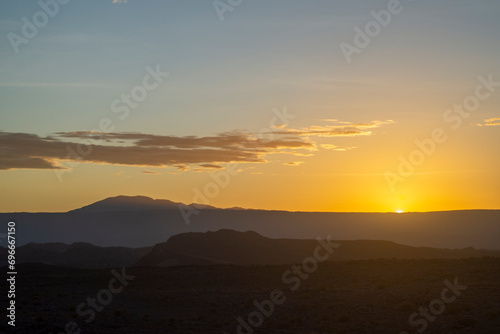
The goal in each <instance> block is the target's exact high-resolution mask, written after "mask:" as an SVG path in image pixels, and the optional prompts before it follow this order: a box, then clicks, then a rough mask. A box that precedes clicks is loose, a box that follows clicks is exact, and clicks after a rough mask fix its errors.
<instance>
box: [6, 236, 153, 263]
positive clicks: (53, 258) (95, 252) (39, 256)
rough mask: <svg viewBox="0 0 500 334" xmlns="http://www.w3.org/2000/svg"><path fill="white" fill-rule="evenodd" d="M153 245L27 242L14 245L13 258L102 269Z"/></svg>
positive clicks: (131, 258)
mask: <svg viewBox="0 0 500 334" xmlns="http://www.w3.org/2000/svg"><path fill="white" fill-rule="evenodd" d="M151 249H152V247H144V248H127V247H97V246H94V245H91V244H88V243H84V242H79V243H74V244H71V245H66V244H63V243H60V242H59V243H46V244H37V243H29V244H27V245H24V246H20V247H17V249H16V262H17V263H26V262H36V263H43V264H51V265H56V266H63V267H72V268H86V269H103V268H112V267H123V266H131V265H133V264H134V263H136V262H137V261H138V260H139V259H140V258H141V257H143V256H144V255H146V254H148V253H149V252H150V251H151ZM0 256H1V257H0V265H2V266H5V265H7V249H6V248H4V247H0Z"/></svg>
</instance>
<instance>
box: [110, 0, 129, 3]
mask: <svg viewBox="0 0 500 334" xmlns="http://www.w3.org/2000/svg"><path fill="white" fill-rule="evenodd" d="M127 2H128V0H113V3H127Z"/></svg>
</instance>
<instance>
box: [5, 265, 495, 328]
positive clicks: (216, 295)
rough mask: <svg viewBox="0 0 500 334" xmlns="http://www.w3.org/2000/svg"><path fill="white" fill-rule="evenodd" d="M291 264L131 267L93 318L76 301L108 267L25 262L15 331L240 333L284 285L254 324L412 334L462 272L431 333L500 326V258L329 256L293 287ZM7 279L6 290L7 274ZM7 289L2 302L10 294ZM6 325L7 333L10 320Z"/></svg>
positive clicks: (104, 277)
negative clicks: (456, 292)
mask: <svg viewBox="0 0 500 334" xmlns="http://www.w3.org/2000/svg"><path fill="white" fill-rule="evenodd" d="M2 270H4V271H5V268H3V269H2ZM287 270H290V266H234V265H214V266H181V267H170V268H159V267H155V268H152V267H134V268H127V269H126V274H127V275H132V276H135V278H134V279H133V280H131V281H130V283H129V285H128V286H126V287H124V289H123V290H122V291H121V292H120V293H117V294H115V295H113V298H112V300H111V301H110V303H109V304H108V305H106V306H104V308H103V309H102V311H101V312H96V314H95V319H94V320H93V321H91V322H89V323H86V322H85V320H86V319H88V317H82V316H80V315H78V314H77V312H76V308H77V307H78V305H80V304H81V303H82V302H85V301H86V299H87V298H88V297H93V298H96V296H97V295H98V293H99V291H101V290H102V289H107V288H108V285H109V282H110V280H111V279H112V278H113V277H114V276H113V274H112V273H111V272H110V270H83V269H80V270H76V269H67V268H58V267H51V266H46V265H40V264H24V265H19V267H18V272H19V275H18V281H17V297H16V300H17V305H18V310H17V312H18V313H17V322H16V324H17V326H16V330H15V333H20V334H28V333H29V334H33V333H40V334H42V333H61V332H64V328H65V326H66V325H67V324H68V323H71V322H75V324H77V326H78V329H80V330H81V333H100V334H118V333H125V334H127V333H130V334H136V333H145V334H148V333H154V334H158V333H165V334H167V333H173V334H190V333H193V334H194V333H196V334H198V333H207V334H211V333H217V334H223V333H237V326H238V321H237V319H238V318H239V317H241V318H242V319H245V321H248V316H249V314H250V313H251V312H254V311H255V310H256V307H255V305H254V301H257V302H259V303H261V302H262V301H263V300H269V299H270V295H271V292H272V291H274V290H275V289H280V290H281V291H282V292H283V295H284V297H285V298H286V300H285V301H284V302H283V303H282V304H280V305H275V307H274V310H273V312H272V314H270V316H269V317H266V318H265V320H264V321H263V323H262V325H261V326H260V327H258V328H251V330H254V332H255V333H297V334H299V333H300V334H323V333H329V334H331V333H335V334H338V333H345V334H348V333H349V334H351V333H355V334H369V333H373V334H379V333H380V334H390V333H395V334H397V333H400V332H401V331H405V330H406V331H408V332H409V333H412V334H413V333H417V332H416V329H419V328H420V326H411V325H410V324H409V322H408V319H409V316H410V315H411V314H412V313H414V312H419V311H418V310H419V308H420V307H426V308H429V303H430V302H431V301H433V300H435V299H439V298H441V294H442V291H443V289H444V288H446V284H445V283H444V280H448V281H450V282H454V279H455V278H457V280H458V283H459V284H460V285H463V286H467V288H466V289H465V290H464V291H461V294H460V296H458V297H456V299H455V300H454V301H453V302H452V303H449V304H446V308H445V310H444V312H443V313H442V314H440V315H437V316H435V319H433V321H428V322H427V328H426V330H425V333H429V334H437V333H440V334H442V333H457V334H458V333H460V334H462V333H463V334H476V333H477V334H498V333H500V259H498V258H488V257H485V258H475V259H462V260H452V259H430V260H361V261H336V262H324V263H322V264H320V266H319V268H318V269H317V270H316V271H314V272H312V273H310V274H309V277H308V278H307V279H304V280H302V281H301V285H300V287H299V288H298V289H297V290H295V291H292V290H291V285H290V284H286V283H284V282H283V280H282V275H283V274H284V273H285V272H286V271H287ZM118 271H121V269H118ZM1 285H2V287H1V289H2V291H5V289H6V281H5V280H2V283H1ZM449 297H450V295H449V296H448V298H449ZM0 298H1V301H2V308H4V307H5V302H6V296H4V294H2V296H1V297H0ZM418 319H420V320H421V319H423V317H421V316H419V317H418ZM75 326H76V325H75ZM0 332H2V333H4V332H5V333H8V332H9V331H8V328H7V326H6V323H5V321H2V323H1V324H0ZM241 333H250V331H245V330H243V331H241Z"/></svg>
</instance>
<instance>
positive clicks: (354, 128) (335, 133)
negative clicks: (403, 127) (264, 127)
mask: <svg viewBox="0 0 500 334" xmlns="http://www.w3.org/2000/svg"><path fill="white" fill-rule="evenodd" d="M324 121H326V122H335V123H337V125H330V124H328V125H314V126H310V127H306V128H302V129H285V130H283V131H281V132H279V133H281V134H285V133H288V134H295V135H297V136H301V137H355V136H370V135H372V134H373V132H372V131H371V130H370V129H374V128H378V127H380V126H382V125H387V124H392V123H394V121H392V120H388V121H373V122H369V123H351V122H340V121H337V120H335V119H326V120H324Z"/></svg>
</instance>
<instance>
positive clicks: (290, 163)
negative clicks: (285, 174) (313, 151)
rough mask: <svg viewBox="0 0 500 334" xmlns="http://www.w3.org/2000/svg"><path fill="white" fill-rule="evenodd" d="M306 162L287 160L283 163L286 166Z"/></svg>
mask: <svg viewBox="0 0 500 334" xmlns="http://www.w3.org/2000/svg"><path fill="white" fill-rule="evenodd" d="M303 163H305V162H304V161H293V162H285V163H284V164H283V165H286V166H298V165H301V164H303Z"/></svg>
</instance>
